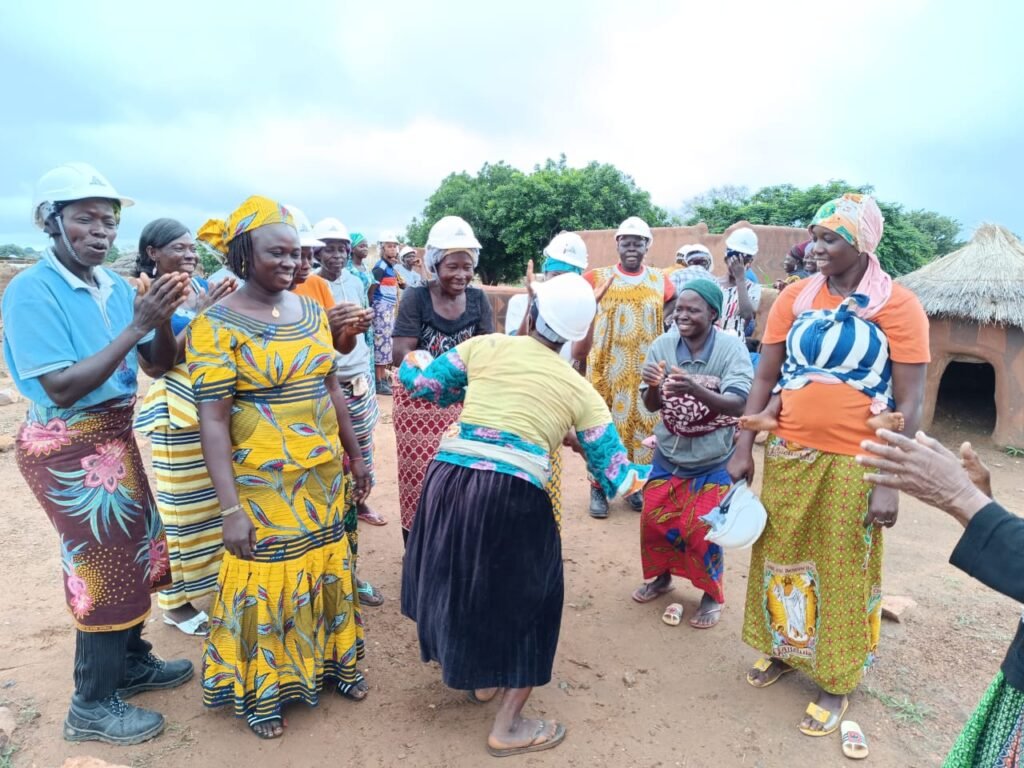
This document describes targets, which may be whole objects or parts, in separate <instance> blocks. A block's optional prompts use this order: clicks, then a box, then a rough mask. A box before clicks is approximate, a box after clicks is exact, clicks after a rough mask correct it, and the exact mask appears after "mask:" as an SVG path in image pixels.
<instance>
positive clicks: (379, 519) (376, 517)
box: [357, 507, 388, 525]
mask: <svg viewBox="0 0 1024 768" xmlns="http://www.w3.org/2000/svg"><path fill="white" fill-rule="evenodd" d="M357 517H358V518H359V519H360V520H362V521H363V522H364V523H366V524H367V525H387V524H388V521H387V520H385V519H384V517H383V515H381V514H380V512H377V511H376V510H373V509H370V508H369V507H367V508H366V511H365V512H360V513H359V514H358V515H357Z"/></svg>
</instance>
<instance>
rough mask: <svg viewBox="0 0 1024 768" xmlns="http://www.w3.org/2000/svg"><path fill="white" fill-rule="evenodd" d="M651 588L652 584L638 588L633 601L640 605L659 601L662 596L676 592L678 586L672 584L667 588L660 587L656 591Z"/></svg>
mask: <svg viewBox="0 0 1024 768" xmlns="http://www.w3.org/2000/svg"><path fill="white" fill-rule="evenodd" d="M650 587H651V585H650V584H644V585H642V586H640V587H638V588H637V590H636V591H635V592H634V593H633V599H634V600H636V601H637V602H638V603H649V602H651V601H652V600H657V599H658V598H659V597H661V596H662V595H667V594H668V593H669V592H673V591H675V588H676V585H675V584H671V583H670V584H669V585H668V586H667V587H659V588H658V589H654V590H652V589H651V588H650Z"/></svg>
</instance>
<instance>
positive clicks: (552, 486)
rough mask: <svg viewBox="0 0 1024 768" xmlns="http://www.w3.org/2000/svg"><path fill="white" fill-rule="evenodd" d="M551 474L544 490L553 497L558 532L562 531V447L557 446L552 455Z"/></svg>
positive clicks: (549, 496) (550, 497)
mask: <svg viewBox="0 0 1024 768" xmlns="http://www.w3.org/2000/svg"><path fill="white" fill-rule="evenodd" d="M550 461H551V476H550V477H549V478H548V484H547V485H545V486H544V490H545V491H547V493H548V498H549V499H551V513H552V514H553V515H554V516H555V525H556V526H558V532H559V533H561V532H562V451H561V449H560V448H556V449H555V450H554V451H553V452H552V454H551V456H550Z"/></svg>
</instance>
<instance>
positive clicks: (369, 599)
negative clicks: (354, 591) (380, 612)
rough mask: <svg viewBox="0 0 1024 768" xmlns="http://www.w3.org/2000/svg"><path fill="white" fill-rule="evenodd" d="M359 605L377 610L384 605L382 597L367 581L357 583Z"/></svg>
mask: <svg viewBox="0 0 1024 768" xmlns="http://www.w3.org/2000/svg"><path fill="white" fill-rule="evenodd" d="M358 591H359V604H360V605H365V606H367V607H368V608H378V607H380V606H382V605H384V595H382V594H381V593H380V592H378V591H377V589H376V588H375V587H374V586H373V584H371V583H370V582H368V581H361V582H359V588H358Z"/></svg>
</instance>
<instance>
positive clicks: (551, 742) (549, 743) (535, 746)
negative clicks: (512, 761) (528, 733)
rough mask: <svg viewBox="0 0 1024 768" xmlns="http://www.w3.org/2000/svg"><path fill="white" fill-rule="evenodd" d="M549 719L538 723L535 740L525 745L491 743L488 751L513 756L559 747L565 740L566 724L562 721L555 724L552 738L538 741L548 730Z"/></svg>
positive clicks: (498, 755) (494, 754)
mask: <svg viewBox="0 0 1024 768" xmlns="http://www.w3.org/2000/svg"><path fill="white" fill-rule="evenodd" d="M547 727H548V721H547V720H541V721H540V723H539V724H538V725H537V732H536V733H535V734H534V735H533V741H531V742H530V743H529V744H527V745H526V746H523V747H506V748H501V749H499V748H497V747H492V746H491V745H490V744H488V745H487V751H488V753H490V755H491V757H511V756H512V755H525V754H526V753H527V752H541V751H543V750H545V749H551V748H552V747H557V746H558V745H559V744H561V743H562V742H563V741H565V726H564V725H562V724H561V723H556V724H555V732H554V734H553V735H552V736H551V738H550V739H545V740H544V741H541V742H538V741H537V739H539V738H540V737H541V734H543V733H544V731H545V730H547Z"/></svg>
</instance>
